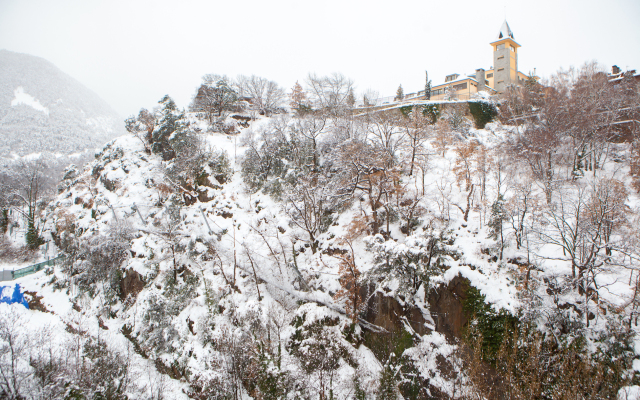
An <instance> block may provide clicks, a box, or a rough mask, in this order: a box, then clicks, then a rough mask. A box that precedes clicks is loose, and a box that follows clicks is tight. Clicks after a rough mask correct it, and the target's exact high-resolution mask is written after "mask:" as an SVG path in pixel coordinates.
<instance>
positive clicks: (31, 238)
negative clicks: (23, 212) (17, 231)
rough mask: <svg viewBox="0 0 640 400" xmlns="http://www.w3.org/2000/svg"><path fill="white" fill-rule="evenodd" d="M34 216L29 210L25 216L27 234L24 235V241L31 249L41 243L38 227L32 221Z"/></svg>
mask: <svg viewBox="0 0 640 400" xmlns="http://www.w3.org/2000/svg"><path fill="white" fill-rule="evenodd" d="M34 218H35V216H34V215H33V214H32V213H31V212H29V215H28V217H27V220H28V221H27V234H26V236H25V242H26V244H27V247H29V248H30V249H31V250H34V249H37V248H38V247H40V245H41V244H42V243H43V240H42V238H41V237H40V235H38V229H37V228H36V225H35V223H34Z"/></svg>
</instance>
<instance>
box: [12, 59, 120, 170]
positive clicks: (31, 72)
mask: <svg viewBox="0 0 640 400" xmlns="http://www.w3.org/2000/svg"><path fill="white" fill-rule="evenodd" d="M122 120H123V118H122V117H120V116H119V115H118V114H117V113H116V112H115V111H114V110H113V109H112V108H111V107H110V106H109V105H108V104H107V103H106V102H105V101H104V100H102V99H101V98H100V97H99V96H98V95H97V94H95V93H94V92H92V91H91V90H89V89H87V88H86V87H85V86H83V85H82V84H81V83H80V82H78V81H77V80H75V79H74V78H72V77H71V76H69V75H67V74H65V73H64V72H62V71H60V70H59V69H58V68H57V67H56V66H55V65H53V64H52V63H50V62H49V61H47V60H45V59H43V58H40V57H35V56H31V55H28V54H21V53H14V52H10V51H7V50H0V138H1V140H0V157H12V158H14V157H16V156H25V155H28V154H32V153H42V152H44V153H48V152H50V153H54V154H62V155H69V154H73V153H79V152H83V151H85V150H93V149H95V148H98V147H102V146H103V145H104V143H105V142H107V141H108V140H110V139H112V138H114V137H116V136H119V135H121V134H123V133H124V126H123V123H122Z"/></svg>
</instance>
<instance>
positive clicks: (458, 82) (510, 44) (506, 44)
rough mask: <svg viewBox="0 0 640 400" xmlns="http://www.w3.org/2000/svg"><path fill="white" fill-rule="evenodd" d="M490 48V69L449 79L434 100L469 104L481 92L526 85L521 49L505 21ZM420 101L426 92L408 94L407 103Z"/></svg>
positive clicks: (435, 89) (434, 92)
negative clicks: (461, 101)
mask: <svg viewBox="0 0 640 400" xmlns="http://www.w3.org/2000/svg"><path fill="white" fill-rule="evenodd" d="M490 45H491V47H492V48H493V66H492V67H491V68H489V69H487V70H485V69H483V68H478V69H477V70H476V71H475V73H472V74H468V75H461V74H450V75H447V76H446V77H445V80H444V82H443V83H441V84H437V85H433V86H432V88H431V100H468V99H470V98H471V97H472V96H473V95H474V94H476V93H478V92H481V91H485V92H487V93H489V94H490V95H494V94H499V93H502V92H504V91H505V90H506V89H507V88H508V87H509V86H513V85H516V86H520V85H523V84H524V82H525V81H526V80H527V79H528V75H527V74H524V73H522V72H520V71H518V49H519V48H520V47H521V46H520V44H519V43H518V42H516V41H515V38H514V35H513V31H512V30H511V28H510V27H509V24H508V23H507V21H506V20H505V21H504V22H503V23H502V26H501V27H500V31H499V32H498V35H497V36H496V39H495V40H494V41H493V42H491V43H490ZM420 97H424V90H422V91H419V92H418V93H413V94H409V95H407V96H406V99H411V98H413V99H419V98H420Z"/></svg>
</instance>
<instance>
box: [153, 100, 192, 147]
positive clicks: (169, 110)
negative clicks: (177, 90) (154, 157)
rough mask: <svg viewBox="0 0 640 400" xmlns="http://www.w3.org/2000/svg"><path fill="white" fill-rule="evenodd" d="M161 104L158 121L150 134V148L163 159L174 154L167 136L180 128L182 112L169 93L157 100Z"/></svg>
mask: <svg viewBox="0 0 640 400" xmlns="http://www.w3.org/2000/svg"><path fill="white" fill-rule="evenodd" d="M158 103H160V104H161V105H162V109H161V110H160V115H159V123H158V124H157V125H156V127H155V129H154V130H153V134H152V138H151V140H152V146H151V150H152V151H153V152H154V153H157V154H162V155H163V157H164V158H165V159H171V158H173V157H174V156H175V154H173V155H172V154H171V148H170V146H169V138H170V137H171V135H172V134H173V133H174V132H175V131H176V130H177V129H179V128H180V122H179V121H180V120H181V119H183V117H184V115H183V113H182V112H181V111H180V110H178V107H177V106H176V103H175V102H174V101H173V99H172V98H171V97H169V95H165V96H164V97H163V98H162V99H160V101H159V102H158Z"/></svg>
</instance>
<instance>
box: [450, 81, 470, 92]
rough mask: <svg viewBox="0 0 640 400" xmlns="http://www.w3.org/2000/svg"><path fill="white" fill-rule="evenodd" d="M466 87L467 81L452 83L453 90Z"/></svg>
mask: <svg viewBox="0 0 640 400" xmlns="http://www.w3.org/2000/svg"><path fill="white" fill-rule="evenodd" d="M466 88H467V82H465V83H461V84H459V85H453V90H463V89H466Z"/></svg>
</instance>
